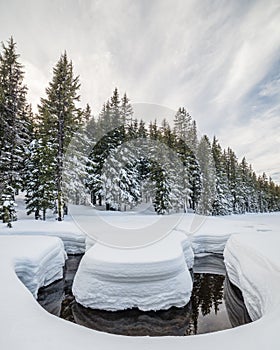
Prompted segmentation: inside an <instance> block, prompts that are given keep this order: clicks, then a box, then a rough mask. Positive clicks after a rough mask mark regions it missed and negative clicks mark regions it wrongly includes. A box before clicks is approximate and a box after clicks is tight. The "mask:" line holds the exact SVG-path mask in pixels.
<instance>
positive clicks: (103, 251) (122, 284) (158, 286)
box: [72, 231, 193, 311]
mask: <svg viewBox="0 0 280 350" xmlns="http://www.w3.org/2000/svg"><path fill="white" fill-rule="evenodd" d="M192 265H193V253H192V250H191V249H190V243H189V242H188V239H187V238H186V236H184V235H183V234H182V233H179V232H175V231H174V232H172V233H171V234H170V235H169V236H167V237H165V238H164V239H162V240H160V241H159V242H156V243H154V244H151V245H149V246H146V247H142V248H138V249H119V248H113V247H108V246H105V245H102V244H99V243H96V244H95V245H94V246H93V247H92V248H90V249H89V250H88V251H87V252H86V254H85V255H84V257H83V258H82V260H81V263H80V265H79V269H78V271H77V273H76V276H75V279H74V283H73V288H72V290H73V294H74V295H75V297H76V300H77V301H78V302H79V303H80V304H82V305H83V306H86V307H90V308H93V309H103V310H111V311H113V310H124V309H128V308H133V307H138V308H139V309H140V310H144V311H145V310H160V309H168V308H169V307H171V306H178V307H181V306H184V305H186V304H187V303H188V302H189V299H190V296H191V292H192V279H191V276H190V272H189V270H188V268H189V267H191V266H192Z"/></svg>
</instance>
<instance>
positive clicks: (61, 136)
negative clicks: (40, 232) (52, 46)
mask: <svg viewBox="0 0 280 350" xmlns="http://www.w3.org/2000/svg"><path fill="white" fill-rule="evenodd" d="M79 88H80V84H79V78H78V77H75V76H74V73H73V65H72V62H71V61H69V60H68V57H67V54H66V52H65V53H64V54H63V55H61V57H60V59H59V60H58V62H57V64H56V65H55V67H54V69H53V78H52V81H51V82H50V84H49V86H48V87H47V89H46V98H42V99H41V104H40V105H39V106H38V109H39V116H38V117H39V119H40V135H41V137H42V139H43V141H44V142H45V143H46V142H48V143H51V144H52V145H53V147H54V149H55V155H54V159H50V162H55V164H56V171H55V183H56V206H57V219H58V221H61V220H62V219H63V213H64V207H65V202H64V200H65V199H64V198H63V193H62V173H63V161H64V154H65V152H66V149H67V147H68V145H69V143H70V140H71V138H72V136H73V135H74V133H75V132H76V131H77V129H78V128H79V127H80V126H81V124H82V122H83V111H82V110H81V109H80V108H78V107H77V102H78V101H79V95H78V90H79ZM49 181H52V179H49Z"/></svg>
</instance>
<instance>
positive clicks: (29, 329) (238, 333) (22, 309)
mask: <svg viewBox="0 0 280 350" xmlns="http://www.w3.org/2000/svg"><path fill="white" fill-rule="evenodd" d="M131 215H133V214H131ZM111 216H112V217H114V219H113V220H118V219H116V217H117V214H114V215H111ZM135 218H136V219H137V216H136V217H135ZM25 220H26V222H27V221H29V223H30V224H27V223H24V222H25ZM108 220H110V218H108ZM141 220H143V218H140V219H139V222H141ZM148 220H152V219H148V216H146V219H145V224H146V225H147V224H148ZM153 220H155V218H153ZM120 221H124V222H126V220H125V219H123V217H122V218H121V219H120ZM16 224H17V226H16V225H14V228H13V229H12V230H14V232H13V234H20V233H21V229H22V232H24V234H26V233H28V231H29V230H30V231H32V233H33V234H34V233H36V234H38V235H40V234H41V235H42V234H43V235H45V234H47V233H48V234H49V233H52V234H53V235H55V234H56V233H57V232H58V231H59V232H60V233H61V231H60V229H61V227H62V226H60V225H61V223H55V222H54V223H53V224H51V225H48V223H47V224H46V225H48V226H47V227H46V228H47V229H44V230H43V229H42V230H41V228H40V227H39V225H42V224H41V223H40V224H37V222H36V223H35V226H37V227H36V229H35V228H34V227H35V226H33V221H30V220H29V219H23V218H22V220H20V221H18V222H17V223H16ZM279 224H280V214H279V213H275V214H259V215H256V214H252V215H245V216H229V217H224V218H212V217H211V218H207V219H206V220H204V219H203V218H197V217H196V218H195V217H194V216H193V215H186V216H184V217H183V218H182V219H181V221H180V222H179V223H178V224H177V226H176V227H175V228H173V229H174V230H175V231H176V230H177V231H179V232H182V231H183V232H186V234H187V236H188V237H189V239H190V240H191V241H192V244H193V248H194V251H195V252H196V253H200V254H201V253H204V252H211V251H214V252H218V251H219V252H220V251H223V249H224V246H225V243H226V241H227V239H228V237H230V236H231V237H230V239H229V240H228V243H227V246H226V249H225V262H226V267H227V271H228V274H229V277H230V279H231V280H232V281H233V282H234V283H235V284H237V285H238V286H239V288H240V289H241V290H242V292H243V294H244V299H245V303H246V306H247V308H248V311H249V313H250V316H251V317H252V319H254V320H257V321H256V322H253V323H251V324H247V325H244V326H241V327H237V328H234V329H230V330H226V331H221V332H217V333H211V334H207V335H201V336H200V335H197V336H189V337H182V338H179V337H163V338H149V337H133V338H130V337H123V336H117V335H111V334H105V333H100V332H96V331H93V330H90V329H86V328H83V327H81V326H78V325H75V324H72V323H69V322H67V321H64V320H62V319H59V318H57V317H55V316H52V315H50V314H48V313H47V312H46V311H45V310H43V309H42V308H41V307H40V306H39V304H38V303H37V302H36V300H35V299H34V297H33V295H36V290H37V289H38V287H39V286H40V285H44V284H48V283H49V282H50V281H52V280H53V279H55V278H59V277H60V276H61V265H62V264H63V259H64V252H63V249H62V245H61V243H60V241H59V240H57V239H55V238H54V237H50V238H48V237H34V236H33V237H30V236H27V237H18V236H16V235H10V236H1V235H0V249H1V254H0V267H1V268H0V279H1V299H0V309H1V313H0V329H1V334H0V348H1V349H12V350H13V349H23V350H25V349H26V350H27V349H34V350H35V349H36V350H37V349H43V350H44V349H49V348H51V349H59V350H61V349H64V348H67V349H70V350H71V349H73V350H74V349H75V350H76V349H77V348H82V349H92V347H93V346H94V347H95V348H97V349H108V350H109V349H112V348H114V349H122V350H123V349H131V348H133V349H134V350H138V349H139V350H140V349H141V350H143V349H161V350H162V349H163V350H165V349H170V348H173V349H186V348H192V349H197V350H200V349H201V350H202V349H203V350H204V349H205V348H208V349H213V350H214V349H224V348H225V347H227V348H228V349H230V350H231V349H232V350H236V349H244V350H245V349H246V350H248V349H254V350H255V349H257V350H258V349H259V350H263V349H271V350H278V349H279V348H280V340H279V337H278V332H279V329H280V296H279V290H280V254H279V246H280V232H279V231H280V228H279V227H280V225H279ZM29 225H30V226H29ZM71 225H74V223H71ZM32 226H33V228H32ZM41 227H43V226H41ZM58 227H59V229H58ZM72 227H75V226H72ZM5 232H6V228H5V227H4V226H1V233H2V234H3V233H5ZM73 232H74V233H75V232H77V233H78V235H81V232H79V230H78V229H77V230H76V228H74V231H73ZM77 244H78V245H79V240H77ZM73 245H75V243H74V242H73ZM107 248H108V249H109V247H107ZM110 249H112V248H110ZM103 253H104V252H103ZM105 258H106V257H105ZM54 262H55V263H54ZM15 271H16V272H17V273H18V274H20V273H21V271H22V272H23V273H24V274H25V276H26V280H25V283H26V284H27V286H28V287H29V288H30V290H31V292H30V291H29V290H28V289H27V288H26V287H25V286H24V285H23V284H22V282H21V281H20V280H19V279H18V277H17V276H16V274H15ZM21 278H22V279H23V280H24V277H22V276H21ZM32 293H33V294H32Z"/></svg>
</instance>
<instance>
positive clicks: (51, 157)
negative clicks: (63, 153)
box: [25, 139, 57, 220]
mask: <svg viewBox="0 0 280 350" xmlns="http://www.w3.org/2000/svg"><path fill="white" fill-rule="evenodd" d="M55 156H56V149H55V147H54V144H53V143H51V142H46V141H45V140H42V139H34V140H33V141H32V142H31V144H30V146H29V149H28V160H27V162H26V167H25V173H26V174H25V184H26V186H25V187H26V200H25V201H26V209H27V214H28V215H30V214H31V213H34V214H35V219H36V220H38V219H39V218H42V219H43V220H45V219H46V211H47V209H53V208H54V206H55V199H56V193H57V192H56V182H55V174H56V162H55Z"/></svg>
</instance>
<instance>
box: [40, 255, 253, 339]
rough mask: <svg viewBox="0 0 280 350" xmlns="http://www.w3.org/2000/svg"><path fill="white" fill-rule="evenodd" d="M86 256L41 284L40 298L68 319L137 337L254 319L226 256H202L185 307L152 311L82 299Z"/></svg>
mask: <svg viewBox="0 0 280 350" xmlns="http://www.w3.org/2000/svg"><path fill="white" fill-rule="evenodd" d="M80 259H81V256H78V257H75V256H72V257H71V256H70V258H69V259H68V261H67V265H66V268H65V274H64V279H63V280H61V281H58V282H54V283H53V284H52V285H50V286H47V287H44V288H41V289H40V291H39V294H38V302H39V303H40V304H41V305H42V306H43V307H44V308H45V309H46V310H47V311H49V312H51V313H53V314H55V315H57V316H59V317H62V318H64V319H66V320H68V321H71V322H75V323H78V324H80V325H84V326H86V327H89V328H92V329H95V330H99V331H103V332H109V333H115V334H123V335H133V336H136V335H138V336H142V335H149V336H167V335H174V336H180V335H181V336H183V335H191V334H200V333H206V332H209V331H218V330H222V329H226V328H230V327H232V326H236V325H240V324H244V323H247V322H249V321H250V318H249V317H248V313H247V311H246V308H245V305H244V302H243V299H242V294H241V292H240V291H239V290H238V289H237V288H236V287H234V286H232V285H231V283H230V281H229V280H228V279H226V280H225V276H224V274H225V268H224V265H223V258H222V257H221V256H207V257H203V258H200V259H196V261H195V266H194V270H193V272H194V273H193V280H194V285H193V293H192V297H191V300H190V302H189V303H188V304H187V305H186V306H185V307H183V308H176V307H172V308H170V309H168V310H161V311H149V312H143V311H140V310H138V309H130V310H124V311H116V312H110V311H103V310H92V309H89V308H85V307H83V306H82V305H80V304H78V303H77V302H76V301H75V299H74V297H73V295H72V292H71V286H72V282H73V278H74V275H75V272H76V270H77V268H78V264H79V262H80ZM202 271H207V272H208V273H202ZM209 271H211V272H213V273H209ZM224 288H225V290H224ZM228 314H229V315H228Z"/></svg>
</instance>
